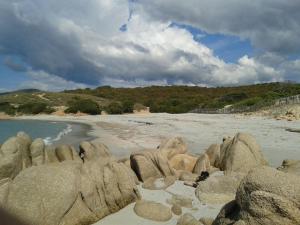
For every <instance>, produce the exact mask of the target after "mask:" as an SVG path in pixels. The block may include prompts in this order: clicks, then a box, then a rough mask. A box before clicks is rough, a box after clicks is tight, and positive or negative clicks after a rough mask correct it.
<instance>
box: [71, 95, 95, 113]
mask: <svg viewBox="0 0 300 225" xmlns="http://www.w3.org/2000/svg"><path fill="white" fill-rule="evenodd" d="M65 112H66V113H78V112H82V113H86V114H90V115H97V114H100V113H101V110H100V107H99V105H98V103H97V102H94V101H93V100H90V99H76V100H72V101H70V102H68V108H67V109H66V110H65Z"/></svg>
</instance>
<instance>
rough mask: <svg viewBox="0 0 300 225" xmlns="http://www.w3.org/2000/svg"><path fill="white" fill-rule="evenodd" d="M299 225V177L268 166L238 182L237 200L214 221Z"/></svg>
mask: <svg viewBox="0 0 300 225" xmlns="http://www.w3.org/2000/svg"><path fill="white" fill-rule="evenodd" d="M236 222H238V224H245V225H250V224H251V225H260V224H265V225H271V224H272V225H273V224H275V225H276V224H278V225H279V224H300V178H299V176H296V175H293V174H288V173H284V172H281V171H278V170H276V169H273V168H270V167H260V168H255V169H253V170H251V171H250V172H249V173H248V175H247V176H246V177H245V178H244V179H243V181H242V182H241V184H240V186H239V188H238V190H237V193H236V200H235V201H233V202H230V203H228V204H227V205H225V206H224V208H223V209H222V210H221V212H220V214H219V215H218V217H217V218H216V220H215V221H214V223H213V224H214V225H218V224H222V225H227V224H235V223H236Z"/></svg>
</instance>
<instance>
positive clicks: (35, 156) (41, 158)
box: [30, 138, 46, 166]
mask: <svg viewBox="0 0 300 225" xmlns="http://www.w3.org/2000/svg"><path fill="white" fill-rule="evenodd" d="M30 156H31V160H32V165H33V166H39V165H43V164H45V160H46V156H45V143H44V141H43V139H41V138H38V139H35V140H34V141H33V142H32V143H31V145H30Z"/></svg>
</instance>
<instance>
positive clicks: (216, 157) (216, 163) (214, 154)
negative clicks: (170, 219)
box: [205, 144, 221, 168]
mask: <svg viewBox="0 0 300 225" xmlns="http://www.w3.org/2000/svg"><path fill="white" fill-rule="evenodd" d="M220 152H221V146H220V145H218V144H213V145H211V146H209V148H208V149H207V150H206V152H205V153H206V155H207V156H208V158H209V162H210V165H211V166H213V167H217V168H218V167H220Z"/></svg>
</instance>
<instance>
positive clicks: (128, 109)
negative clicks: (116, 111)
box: [122, 100, 134, 113]
mask: <svg viewBox="0 0 300 225" xmlns="http://www.w3.org/2000/svg"><path fill="white" fill-rule="evenodd" d="M122 106H123V109H122V111H123V113H132V112H133V108H134V103H133V101H131V100H126V101H124V102H123V103H122Z"/></svg>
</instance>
